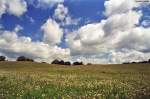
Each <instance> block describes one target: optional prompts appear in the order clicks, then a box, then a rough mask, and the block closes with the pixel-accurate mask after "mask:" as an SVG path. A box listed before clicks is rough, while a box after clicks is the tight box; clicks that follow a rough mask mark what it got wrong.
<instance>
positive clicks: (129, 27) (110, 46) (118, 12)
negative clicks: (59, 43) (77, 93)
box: [66, 0, 150, 63]
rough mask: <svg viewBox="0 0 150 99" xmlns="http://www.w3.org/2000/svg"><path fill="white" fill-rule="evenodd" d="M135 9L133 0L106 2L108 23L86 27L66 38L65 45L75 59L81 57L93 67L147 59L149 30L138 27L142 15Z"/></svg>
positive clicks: (149, 51) (102, 22)
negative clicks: (92, 64) (92, 63)
mask: <svg viewBox="0 0 150 99" xmlns="http://www.w3.org/2000/svg"><path fill="white" fill-rule="evenodd" d="M134 7H137V4H136V3H135V2H134V1H133V0H131V1H126V0H120V1H118V0H109V1H106V2H105V8H106V11H105V12H104V13H105V15H106V16H107V17H108V18H107V19H105V20H102V21H100V22H98V23H92V24H87V25H85V26H82V27H81V28H80V29H79V30H76V31H74V32H72V33H69V34H68V35H67V37H66V43H67V44H68V47H69V48H70V49H71V54H72V55H73V57H75V56H78V57H81V56H82V59H81V60H83V61H85V62H87V60H88V61H91V62H94V63H122V62H127V61H139V60H144V59H148V55H150V47H149V46H150V43H149V39H150V34H149V32H150V29H148V28H144V27H141V26H137V24H139V20H140V18H141V16H142V13H141V12H137V11H134V10H132V9H133V8H134ZM87 56H88V57H87Z"/></svg>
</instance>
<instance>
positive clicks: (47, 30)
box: [41, 18, 63, 45]
mask: <svg viewBox="0 0 150 99" xmlns="http://www.w3.org/2000/svg"><path fill="white" fill-rule="evenodd" d="M41 29H42V31H43V32H44V38H43V41H44V42H45V43H47V44H50V45H55V44H59V43H60V42H61V39H62V36H63V30H62V29H61V28H60V27H59V24H57V23H56V22H55V21H54V20H52V19H51V18H49V19H48V20H47V21H46V23H45V24H43V26H42V27H41Z"/></svg>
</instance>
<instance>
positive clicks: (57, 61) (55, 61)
mask: <svg viewBox="0 0 150 99" xmlns="http://www.w3.org/2000/svg"><path fill="white" fill-rule="evenodd" d="M51 64H59V60H57V59H55V60H54V61H52V63H51Z"/></svg>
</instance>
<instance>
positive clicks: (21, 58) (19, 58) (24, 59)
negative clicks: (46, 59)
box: [16, 56, 34, 62]
mask: <svg viewBox="0 0 150 99" xmlns="http://www.w3.org/2000/svg"><path fill="white" fill-rule="evenodd" d="M16 61H30V62H34V60H33V59H30V58H27V57H25V56H20V57H18V58H17V60H16Z"/></svg>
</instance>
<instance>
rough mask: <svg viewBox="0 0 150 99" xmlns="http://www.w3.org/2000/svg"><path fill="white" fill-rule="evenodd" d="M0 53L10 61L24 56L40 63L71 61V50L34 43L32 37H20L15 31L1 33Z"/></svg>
mask: <svg viewBox="0 0 150 99" xmlns="http://www.w3.org/2000/svg"><path fill="white" fill-rule="evenodd" d="M0 53H1V54H2V55H6V56H7V57H8V58H10V59H15V58H16V57H18V56H21V55H24V56H27V57H31V58H34V59H37V60H40V61H47V62H51V61H52V60H53V59H64V60H67V59H69V56H70V51H69V49H62V48H60V47H58V46H56V45H55V46H51V45H49V44H46V43H44V42H33V41H32V40H31V38H30V37H24V36H21V37H19V36H18V35H17V32H16V31H15V30H14V31H0Z"/></svg>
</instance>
